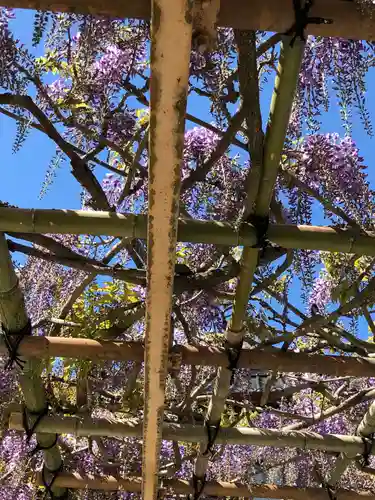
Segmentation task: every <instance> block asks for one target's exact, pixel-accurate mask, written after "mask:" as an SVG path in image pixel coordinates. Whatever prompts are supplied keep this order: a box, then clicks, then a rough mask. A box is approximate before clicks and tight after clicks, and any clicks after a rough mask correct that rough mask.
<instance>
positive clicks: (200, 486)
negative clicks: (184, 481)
mask: <svg viewBox="0 0 375 500" xmlns="http://www.w3.org/2000/svg"><path fill="white" fill-rule="evenodd" d="M205 484H206V476H205V475H204V476H203V478H200V477H198V476H196V475H195V474H193V488H194V495H193V500H199V499H200V497H201V496H202V493H203V490H204V487H205ZM188 500H191V495H188Z"/></svg>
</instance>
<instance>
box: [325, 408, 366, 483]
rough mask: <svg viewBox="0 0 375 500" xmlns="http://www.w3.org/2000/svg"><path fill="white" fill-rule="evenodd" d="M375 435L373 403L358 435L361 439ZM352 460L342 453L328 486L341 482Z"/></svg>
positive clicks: (359, 426)
mask: <svg viewBox="0 0 375 500" xmlns="http://www.w3.org/2000/svg"><path fill="white" fill-rule="evenodd" d="M374 433H375V403H371V404H370V406H369V407H368V409H367V411H366V413H365V414H364V416H363V418H362V420H361V421H360V423H359V425H358V427H357V435H358V436H360V437H361V438H370V439H371V436H373V434H374ZM352 458H353V457H350V456H348V455H347V453H345V451H344V452H343V453H341V455H340V456H339V457H338V458H337V460H336V463H335V466H334V468H333V470H332V471H331V473H330V475H329V478H328V481H327V482H328V484H330V485H331V486H335V484H336V483H337V482H338V481H339V479H340V477H341V476H342V475H343V474H344V472H345V471H346V469H347V468H348V467H349V465H350V463H351V462H352Z"/></svg>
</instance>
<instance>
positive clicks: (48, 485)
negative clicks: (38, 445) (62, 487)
mask: <svg viewBox="0 0 375 500" xmlns="http://www.w3.org/2000/svg"><path fill="white" fill-rule="evenodd" d="M62 467H63V464H62V462H61V464H60V465H59V466H58V467H57V469H55V470H49V469H47V470H48V472H49V473H50V474H52V475H53V477H52V479H51V481H50V482H48V481H47V478H46V466H45V464H43V469H42V481H43V485H44V487H45V489H46V494H45V495H44V498H47V495H48V494H49V495H50V498H51V500H54V499H55V498H57V497H56V496H55V495H54V493H53V491H52V486H53V483H54V482H55V481H56V478H57V476H58V475H59V473H60V472H61V471H62ZM65 496H66V495H65ZM59 498H60V499H61V497H59ZM63 498H64V497H63Z"/></svg>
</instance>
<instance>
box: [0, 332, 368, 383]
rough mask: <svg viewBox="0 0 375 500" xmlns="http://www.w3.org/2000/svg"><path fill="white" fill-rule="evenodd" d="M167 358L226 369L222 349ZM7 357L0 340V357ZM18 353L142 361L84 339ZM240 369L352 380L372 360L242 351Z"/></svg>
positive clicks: (39, 343)
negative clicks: (320, 375) (348, 377)
mask: <svg viewBox="0 0 375 500" xmlns="http://www.w3.org/2000/svg"><path fill="white" fill-rule="evenodd" d="M173 351H174V352H173V353H172V354H171V355H170V361H171V364H173V365H176V363H177V364H178V363H179V362H181V364H186V365H192V366H221V367H224V366H227V365H228V358H227V355H226V353H225V349H223V348H218V347H206V346H192V345H180V346H174V348H173ZM6 353H7V350H6V347H5V344H4V342H3V341H1V339H0V356H1V355H4V354H6ZM19 353H20V355H21V356H24V357H27V358H37V359H48V358H50V357H62V358H73V359H86V360H91V361H95V362H100V361H136V362H142V361H143V359H144V346H143V343H142V342H122V341H110V340H92V339H86V338H64V337H41V336H38V337H27V338H25V339H24V340H23V341H22V343H21V345H20V347H19ZM238 367H239V368H253V369H259V370H264V369H269V370H275V371H280V372H306V371H307V372H309V373H318V374H325V375H333V376H339V375H350V376H353V377H374V376H375V359H374V358H361V357H359V356H329V355H321V354H305V353H295V352H289V351H288V352H284V351H282V350H280V349H274V350H264V351H262V350H258V349H242V351H241V355H240V358H239V361H238Z"/></svg>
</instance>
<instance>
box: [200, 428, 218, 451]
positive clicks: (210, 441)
mask: <svg viewBox="0 0 375 500" xmlns="http://www.w3.org/2000/svg"><path fill="white" fill-rule="evenodd" d="M205 427H206V431H207V446H206V449H205V450H204V452H203V453H202V455H203V456H205V457H206V456H207V455H210V457H212V455H213V453H214V449H213V448H214V446H215V441H216V438H217V435H218V434H219V430H220V420H219V421H218V422H217V423H216V424H215V425H210V424H209V422H208V420H206V422H205Z"/></svg>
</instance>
